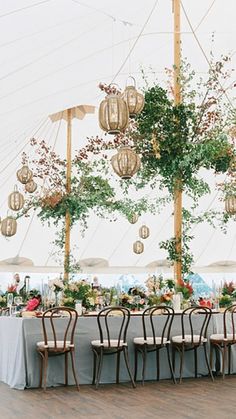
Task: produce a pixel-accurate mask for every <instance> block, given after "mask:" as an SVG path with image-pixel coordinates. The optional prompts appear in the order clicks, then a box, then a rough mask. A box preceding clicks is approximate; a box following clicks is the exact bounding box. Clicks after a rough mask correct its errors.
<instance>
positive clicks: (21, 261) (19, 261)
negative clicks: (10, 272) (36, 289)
mask: <svg viewBox="0 0 236 419" xmlns="http://www.w3.org/2000/svg"><path fill="white" fill-rule="evenodd" d="M0 265H17V266H19V265H20V266H34V263H33V261H32V260H31V259H28V258H23V257H19V256H15V257H13V258H9V259H5V260H1V261H0Z"/></svg>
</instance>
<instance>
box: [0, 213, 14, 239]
mask: <svg viewBox="0 0 236 419" xmlns="http://www.w3.org/2000/svg"><path fill="white" fill-rule="evenodd" d="M16 230H17V222H16V220H15V218H13V217H10V216H7V217H6V218H4V219H3V220H2V223H1V233H2V235H3V236H6V237H11V236H14V234H16Z"/></svg>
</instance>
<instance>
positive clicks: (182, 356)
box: [179, 345, 184, 383]
mask: <svg viewBox="0 0 236 419" xmlns="http://www.w3.org/2000/svg"><path fill="white" fill-rule="evenodd" d="M179 355H180V366H179V382H180V383H182V375H183V365H184V346H183V345H182V347H181V349H180V350H179Z"/></svg>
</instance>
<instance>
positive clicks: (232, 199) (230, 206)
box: [225, 195, 236, 215]
mask: <svg viewBox="0 0 236 419" xmlns="http://www.w3.org/2000/svg"><path fill="white" fill-rule="evenodd" d="M225 211H226V212H227V214H231V215H234V214H236V195H231V196H228V197H227V198H226V200H225Z"/></svg>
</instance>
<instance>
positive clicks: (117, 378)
mask: <svg viewBox="0 0 236 419" xmlns="http://www.w3.org/2000/svg"><path fill="white" fill-rule="evenodd" d="M119 381H120V351H119V350H118V352H117V358H116V384H119Z"/></svg>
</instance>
